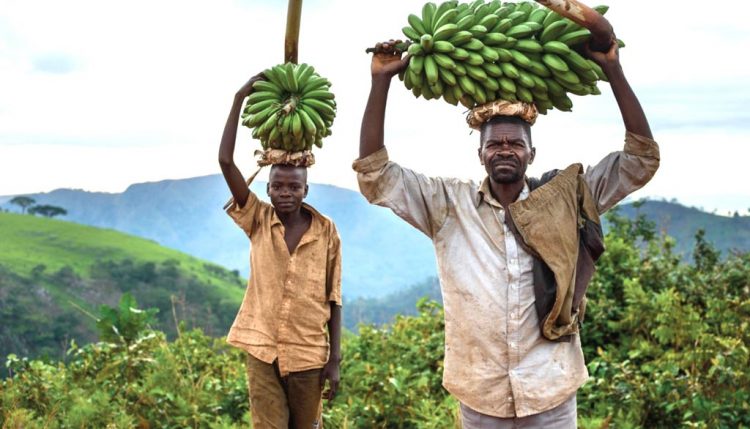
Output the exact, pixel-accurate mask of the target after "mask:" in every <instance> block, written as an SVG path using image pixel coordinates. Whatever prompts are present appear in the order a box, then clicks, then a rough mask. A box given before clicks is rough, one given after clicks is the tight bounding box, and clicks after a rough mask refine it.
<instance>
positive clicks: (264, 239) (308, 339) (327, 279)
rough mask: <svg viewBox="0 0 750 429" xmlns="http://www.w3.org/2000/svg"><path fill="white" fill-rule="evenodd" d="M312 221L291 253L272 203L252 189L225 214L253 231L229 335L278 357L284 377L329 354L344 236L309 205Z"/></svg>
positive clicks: (266, 357) (260, 353)
mask: <svg viewBox="0 0 750 429" xmlns="http://www.w3.org/2000/svg"><path fill="white" fill-rule="evenodd" d="M303 207H304V208H305V209H306V210H308V211H309V212H310V213H311V214H312V221H311V223H310V227H309V228H308V230H307V231H306V232H305V233H304V235H303V236H302V238H301V239H300V242H299V244H298V245H297V248H296V249H295V250H294V252H292V253H291V254H289V250H288V248H287V245H286V242H285V241H284V225H283V224H282V223H281V221H280V220H279V218H278V216H277V215H276V211H275V210H274V208H273V206H272V205H271V204H268V203H266V202H264V201H261V200H259V199H258V197H257V196H256V195H255V194H254V193H252V192H250V195H249V196H248V199H247V202H246V203H245V205H244V207H238V205H237V204H236V203H235V202H234V201H232V202H231V205H230V206H229V207H228V208H227V209H226V212H227V214H228V215H229V216H230V217H231V218H232V219H233V220H234V222H235V223H236V224H237V225H238V226H239V227H240V228H242V230H243V231H244V232H245V233H246V234H247V236H248V237H249V238H250V242H251V243H252V248H251V250H250V271H251V272H250V279H249V280H248V284H247V290H246V291H245V297H244V299H243V300H242V305H241V306H240V310H239V312H238V313H237V317H236V318H235V319H234V323H233V324H232V327H231V329H230V330H229V335H228V336H227V341H228V342H229V343H230V344H232V345H233V346H236V347H239V348H241V349H243V350H246V351H247V352H248V353H250V354H251V355H253V356H254V357H255V358H257V359H259V360H261V361H263V362H266V363H273V361H274V360H275V359H278V363H279V370H280V372H281V374H282V376H284V375H286V374H288V373H290V372H297V371H305V370H308V369H315V368H322V367H323V366H325V364H326V362H327V361H328V353H329V350H328V348H329V343H328V336H327V329H326V323H327V322H328V320H329V319H330V317H331V309H330V303H331V302H334V303H336V304H338V305H341V241H340V239H339V235H338V232H337V231H336V226H335V225H334V224H333V222H332V221H331V220H330V219H329V218H327V217H326V216H323V215H321V214H320V213H318V211H317V210H315V209H314V208H312V207H310V206H309V205H307V204H303Z"/></svg>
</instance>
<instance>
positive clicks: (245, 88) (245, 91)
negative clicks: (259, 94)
mask: <svg viewBox="0 0 750 429" xmlns="http://www.w3.org/2000/svg"><path fill="white" fill-rule="evenodd" d="M259 80H266V77H265V76H264V75H263V72H260V73H258V74H256V75H255V76H253V77H251V78H250V80H248V81H247V82H246V83H245V84H244V85H242V87H241V88H240V89H239V91H237V97H240V98H242V99H243V100H244V99H245V97H247V96H248V95H250V94H252V93H253V84H254V83H255V82H257V81H259Z"/></svg>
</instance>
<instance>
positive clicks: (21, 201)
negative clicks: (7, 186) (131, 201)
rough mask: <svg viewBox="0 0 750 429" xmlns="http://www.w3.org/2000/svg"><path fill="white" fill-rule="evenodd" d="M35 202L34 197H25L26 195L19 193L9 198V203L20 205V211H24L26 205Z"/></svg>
mask: <svg viewBox="0 0 750 429" xmlns="http://www.w3.org/2000/svg"><path fill="white" fill-rule="evenodd" d="M35 202H36V200H35V199H33V198H31V197H27V196H26V195H19V196H17V197H15V198H13V199H12V200H10V203H11V204H15V205H17V206H19V207H21V213H24V214H25V213H26V207H28V206H30V205H32V204H34V203H35Z"/></svg>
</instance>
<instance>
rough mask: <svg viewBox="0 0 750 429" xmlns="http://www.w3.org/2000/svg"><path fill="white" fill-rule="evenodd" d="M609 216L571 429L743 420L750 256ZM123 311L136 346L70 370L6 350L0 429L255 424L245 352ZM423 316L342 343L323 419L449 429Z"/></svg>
mask: <svg viewBox="0 0 750 429" xmlns="http://www.w3.org/2000/svg"><path fill="white" fill-rule="evenodd" d="M608 222H609V225H610V229H609V233H608V235H607V237H606V245H607V249H608V251H607V252H606V253H605V254H604V256H603V258H602V259H601V260H600V261H599V263H598V272H597V275H596V276H595V278H594V280H593V282H592V284H591V287H590V289H589V294H588V296H589V304H588V307H587V314H586V320H585V321H584V325H583V328H582V339H583V346H584V353H585V354H586V357H587V361H588V368H589V372H590V375H591V377H590V380H589V382H588V383H586V384H585V385H584V386H583V388H582V389H581V390H580V391H579V393H578V403H579V407H578V411H579V424H580V427H582V428H585V429H593V428H612V429H619V428H636V427H645V428H681V427H682V428H738V427H750V372H749V371H748V367H750V330H749V329H748V328H749V327H750V326H749V325H750V255H748V254H732V255H727V257H726V258H719V254H718V252H716V250H715V249H714V248H713V247H712V246H711V245H710V244H709V243H707V242H706V241H705V239H704V236H703V235H702V234H698V235H697V236H696V245H695V249H694V251H693V257H694V262H693V263H692V264H687V263H685V262H682V259H681V257H680V255H676V254H674V253H673V250H672V249H673V241H672V240H671V239H670V238H669V237H660V236H659V235H658V234H656V232H655V230H654V227H653V225H652V224H650V223H648V222H646V221H644V220H643V219H642V218H638V219H636V220H634V221H629V220H627V219H625V218H622V217H620V216H619V215H618V214H617V213H616V212H614V213H612V214H610V215H609V216H608ZM143 272H144V273H146V274H148V272H149V269H145V270H144V271H143ZM0 274H2V271H0ZM8 302H12V301H8ZM126 304H127V305H124V306H120V307H118V308H117V309H111V312H110V313H109V314H110V316H111V317H110V318H109V319H108V320H109V321H110V323H111V324H112V325H113V326H116V327H117V329H118V332H122V331H123V329H122V328H121V327H120V326H119V325H118V323H120V324H122V323H123V322H127V320H130V321H131V322H133V321H134V322H135V323H130V324H128V323H125V324H124V325H123V326H129V327H130V328H129V329H130V331H129V332H130V334H128V338H129V340H126V336H125V335H119V336H117V335H115V336H110V337H107V340H108V342H107V341H101V342H98V343H93V344H89V345H86V346H83V347H79V346H77V345H76V344H75V343H73V345H72V347H71V348H70V350H69V351H68V360H69V362H68V363H67V364H63V363H45V362H43V361H40V360H28V359H21V358H18V357H16V356H15V355H11V356H9V358H8V361H7V367H8V370H9V372H10V374H11V376H10V377H8V378H7V379H5V380H4V381H2V383H1V384H0V426H2V427H3V428H35V427H46V428H70V427H112V428H120V427H128V428H129V427H134V426H136V427H149V428H156V427H158V428H183V427H196V428H197V427H201V428H203V427H206V428H232V427H249V426H250V423H249V411H248V404H247V387H246V379H245V377H246V375H245V370H244V354H243V353H242V352H241V351H238V350H236V349H234V348H231V347H229V346H227V345H226V344H225V342H224V341H223V340H222V339H212V338H210V337H208V336H206V335H205V334H203V333H202V331H200V330H192V331H188V332H185V325H184V324H182V325H181V326H180V328H179V329H178V330H177V334H176V339H175V340H174V341H172V342H170V341H167V339H166V337H165V334H163V333H162V332H159V331H154V330H151V329H149V328H148V327H147V323H145V321H146V320H147V319H148V317H146V316H143V317H140V316H139V317H136V319H135V320H133V319H128V317H131V316H133V315H129V316H128V315H127V314H128V313H127V312H130V311H131V310H130V309H131V308H134V307H135V303H134V302H127V303H126ZM418 311H419V314H418V315H417V316H400V317H398V318H397V319H396V320H395V322H394V323H393V324H392V325H390V326H386V327H376V326H373V325H361V326H360V328H359V335H358V336H355V335H347V336H345V338H344V341H343V344H342V350H343V354H344V361H343V363H342V373H341V380H342V385H341V389H340V391H339V394H338V396H337V398H336V399H335V400H334V401H333V403H331V404H326V405H325V408H324V417H325V424H326V427H333V428H425V429H428V428H448V427H458V426H457V422H458V411H457V403H456V401H455V399H453V398H451V397H450V396H448V395H447V393H446V392H445V391H444V390H443V389H442V387H441V375H442V368H443V366H442V362H443V361H442V357H443V328H444V326H443V313H442V309H441V308H440V306H439V305H438V304H436V303H434V302H428V301H424V300H423V301H421V302H420V303H419V305H418ZM104 313H105V314H107V311H104ZM135 314H138V315H144V314H145V315H148V314H149V313H148V312H146V313H137V312H136V313H135ZM2 315H3V313H2V312H1V311H0V316H2ZM7 316H8V317H10V315H7ZM110 330H111V329H110ZM105 331H106V329H105ZM133 332H135V334H133ZM102 339H104V337H102Z"/></svg>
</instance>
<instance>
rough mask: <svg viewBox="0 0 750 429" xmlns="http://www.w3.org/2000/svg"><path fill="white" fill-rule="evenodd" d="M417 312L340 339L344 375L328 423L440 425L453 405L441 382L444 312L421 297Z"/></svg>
mask: <svg viewBox="0 0 750 429" xmlns="http://www.w3.org/2000/svg"><path fill="white" fill-rule="evenodd" d="M417 308H418V311H419V315H418V316H417V317H408V316H398V317H397V318H396V321H395V322H394V323H393V325H392V326H390V327H389V328H388V327H386V328H381V329H379V328H376V327H374V326H371V325H364V326H361V327H360V330H359V336H356V337H351V338H348V340H347V341H346V342H345V347H344V356H343V362H342V368H341V369H342V377H341V379H342V380H343V383H342V387H341V390H340V394H339V395H338V397H337V399H336V401H335V406H334V407H333V409H332V410H330V411H328V412H327V413H326V415H325V417H326V419H325V421H326V424H329V425H330V426H331V427H355V428H396V427H397V428H445V427H446V426H447V425H446V422H452V421H453V420H454V417H455V413H456V409H457V404H456V402H455V400H454V399H452V398H450V397H448V395H447V393H446V392H445V390H443V388H442V387H441V381H442V372H443V359H442V356H443V348H444V342H443V329H444V324H443V311H442V308H440V306H438V305H437V304H436V303H435V302H428V301H426V300H421V301H420V302H419V303H418V304H417Z"/></svg>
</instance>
